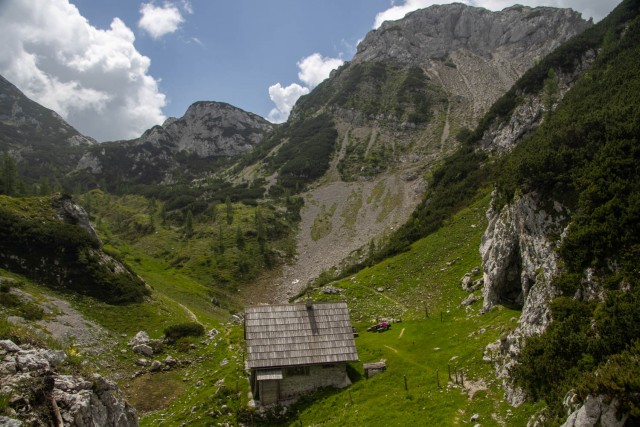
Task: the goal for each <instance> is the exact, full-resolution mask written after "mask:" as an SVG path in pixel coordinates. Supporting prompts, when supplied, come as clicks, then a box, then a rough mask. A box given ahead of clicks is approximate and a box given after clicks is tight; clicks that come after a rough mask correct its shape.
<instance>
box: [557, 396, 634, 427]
mask: <svg viewBox="0 0 640 427" xmlns="http://www.w3.org/2000/svg"><path fill="white" fill-rule="evenodd" d="M565 398H566V397H565ZM607 402H608V403H607ZM619 404H620V402H619V401H618V399H607V398H606V397H605V396H591V395H589V396H587V398H586V399H585V401H584V404H583V405H582V406H581V407H580V409H578V410H577V411H575V412H573V413H571V414H570V415H569V418H567V421H565V423H564V424H563V425H562V427H595V426H601V427H622V426H624V425H625V423H626V422H627V418H628V417H629V414H623V415H622V417H621V418H620V419H618V417H617V416H616V413H617V412H618V407H619Z"/></svg>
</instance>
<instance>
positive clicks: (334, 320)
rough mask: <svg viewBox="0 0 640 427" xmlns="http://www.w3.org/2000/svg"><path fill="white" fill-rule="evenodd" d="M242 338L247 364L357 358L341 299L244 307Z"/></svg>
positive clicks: (276, 364)
mask: <svg viewBox="0 0 640 427" xmlns="http://www.w3.org/2000/svg"><path fill="white" fill-rule="evenodd" d="M245 339H246V341H247V365H248V367H249V368H273V367H283V366H296V365H312V364H323V363H336V362H349V361H356V360H358V353H357V351H356V345H355V341H354V340H353V329H352V327H351V320H350V319H349V310H348V309H347V304H346V303H344V302H337V303H336V302H331V303H312V304H311V306H310V307H309V308H307V305H306V304H283V305H264V306H256V307H247V308H246V309H245Z"/></svg>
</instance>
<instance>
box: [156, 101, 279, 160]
mask: <svg viewBox="0 0 640 427" xmlns="http://www.w3.org/2000/svg"><path fill="white" fill-rule="evenodd" d="M162 128H163V129H164V131H165V132H166V133H167V134H168V136H169V138H170V139H171V140H172V142H173V143H174V144H175V145H176V146H177V148H178V150H184V151H186V152H188V153H193V154H196V155H198V156H199V157H209V156H235V155H237V154H240V153H243V152H245V151H247V150H249V149H251V147H253V146H254V145H256V144H258V143H259V142H260V141H262V139H263V136H264V134H265V133H267V132H269V131H270V130H271V129H272V128H273V125H272V124H271V123H269V122H268V121H266V120H265V119H263V118H262V117H260V116H258V115H256V114H253V113H249V112H246V111H243V110H241V109H239V108H236V107H233V106H231V105H229V104H226V103H222V102H210V101H200V102H196V103H194V104H192V105H191V106H190V107H189V108H188V109H187V111H186V113H185V115H184V116H183V117H181V118H179V119H176V118H169V119H167V120H166V121H165V122H164V124H163V125H162Z"/></svg>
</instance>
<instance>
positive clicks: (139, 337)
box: [129, 331, 149, 347]
mask: <svg viewBox="0 0 640 427" xmlns="http://www.w3.org/2000/svg"><path fill="white" fill-rule="evenodd" d="M148 342H149V334H147V333H146V332H145V331H140V332H138V333H137V334H136V335H135V336H134V337H133V338H131V341H129V346H130V347H135V346H137V345H140V344H147V343H148Z"/></svg>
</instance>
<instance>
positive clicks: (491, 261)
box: [480, 194, 568, 405]
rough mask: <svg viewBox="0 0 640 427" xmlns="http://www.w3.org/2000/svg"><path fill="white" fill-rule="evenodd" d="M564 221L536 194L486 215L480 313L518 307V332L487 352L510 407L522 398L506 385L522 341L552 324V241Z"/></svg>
mask: <svg viewBox="0 0 640 427" xmlns="http://www.w3.org/2000/svg"><path fill="white" fill-rule="evenodd" d="M567 216H568V212H567V210H566V209H565V208H563V207H562V206H561V205H560V204H559V203H554V204H553V208H552V210H551V211H549V210H545V208H543V207H542V206H541V200H540V199H539V197H538V196H537V195H536V194H528V195H524V196H522V197H520V198H519V199H518V200H516V201H514V202H513V203H512V204H511V205H507V206H504V207H503V208H502V209H500V210H496V209H493V208H491V209H490V210H489V211H488V212H487V217H488V219H489V225H488V227H487V230H486V231H485V234H484V236H483V237H482V243H481V246H480V253H481V255H482V268H483V270H484V288H483V296H484V305H483V311H484V312H486V311H488V310H490V309H491V307H493V306H494V305H496V304H498V303H502V304H510V305H515V306H520V307H522V315H521V316H520V320H519V324H518V327H517V328H516V329H515V330H514V331H512V332H511V333H510V334H509V335H508V336H507V338H506V339H504V340H502V341H501V342H498V343H495V344H491V345H490V346H489V347H488V348H487V351H490V352H491V353H492V354H496V353H497V356H498V357H496V358H494V361H495V363H496V368H497V371H498V376H499V377H501V378H504V379H505V389H506V398H507V400H508V401H509V402H510V403H511V404H513V405H519V404H520V403H522V402H523V401H524V398H525V396H524V394H523V393H522V392H521V391H520V390H516V389H513V388H512V387H511V386H510V385H509V384H508V382H507V381H506V380H507V379H508V370H509V368H510V367H511V366H513V364H515V363H517V362H516V358H517V356H518V354H519V353H520V348H521V343H522V340H523V339H524V338H526V337H528V336H531V335H534V334H540V333H542V332H543V331H544V329H545V328H546V327H547V325H548V324H549V322H550V321H551V315H550V310H549V303H550V301H551V299H552V298H553V297H554V295H555V290H554V289H553V287H552V286H551V280H552V278H553V277H554V276H555V275H556V274H557V270H558V265H557V262H558V256H557V254H556V252H555V251H554V246H556V244H558V243H559V242H555V241H554V240H553V239H552V237H551V236H560V235H562V233H563V221H565V220H566V219H567Z"/></svg>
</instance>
